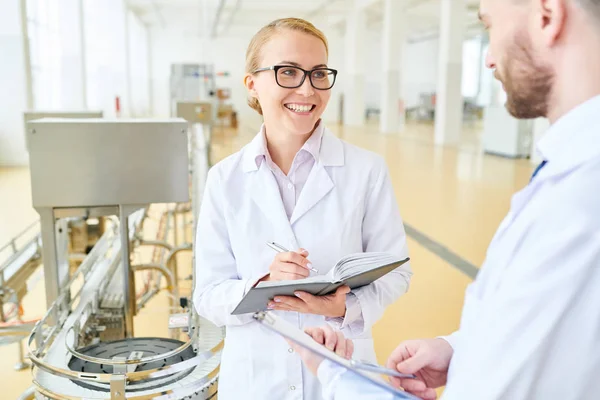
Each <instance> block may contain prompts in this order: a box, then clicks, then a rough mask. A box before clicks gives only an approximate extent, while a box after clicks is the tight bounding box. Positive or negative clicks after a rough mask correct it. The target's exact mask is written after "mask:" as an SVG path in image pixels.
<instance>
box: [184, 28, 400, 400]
mask: <svg viewBox="0 0 600 400" xmlns="http://www.w3.org/2000/svg"><path fill="white" fill-rule="evenodd" d="M327 59H328V47H327V39H326V38H325V36H324V35H323V33H322V32H321V31H319V30H318V29H317V28H315V27H314V26H313V25H312V24H311V23H309V22H307V21H304V20H301V19H295V18H288V19H282V20H277V21H274V22H272V23H270V24H269V25H267V26H265V27H264V28H262V29H261V30H260V31H259V32H258V33H257V34H256V35H255V36H254V37H253V38H252V40H251V42H250V45H249V47H248V51H247V54H246V72H247V74H246V76H245V79H244V83H245V86H246V88H247V90H248V94H249V97H250V100H249V104H250V106H251V107H252V108H253V109H255V110H256V111H257V112H258V113H259V114H261V115H262V116H263V118H264V124H263V125H262V127H261V128H260V131H259V132H258V134H257V135H256V137H255V138H254V140H252V142H251V143H249V144H248V145H246V146H245V147H244V148H243V149H242V150H240V151H239V152H237V153H235V154H233V155H231V156H229V157H228V158H226V159H225V160H223V161H221V162H220V163H218V164H217V165H215V166H214V167H213V168H212V169H211V170H210V172H209V174H208V178H207V182H206V189H205V195H204V199H203V202H202V206H201V211H200V216H199V220H198V230H197V243H196V248H195V251H196V253H195V254H196V266H195V268H196V277H197V278H196V287H195V291H194V305H195V307H196V309H197V311H198V313H199V314H200V315H202V316H203V317H205V318H207V319H208V320H210V321H212V322H213V323H215V324H217V325H219V326H226V339H225V347H224V349H223V354H222V364H221V370H220V378H219V380H220V381H219V400H232V399H236V400H237V399H242V398H243V399H278V400H279V399H311V400H312V399H320V398H321V388H320V385H319V383H318V380H317V379H316V378H315V377H313V376H312V375H311V374H310V373H309V372H308V370H306V369H305V367H304V366H303V364H302V361H301V360H300V358H299V357H297V356H296V355H295V354H294V352H293V350H292V349H291V348H290V346H289V345H288V344H287V343H286V341H285V340H283V339H282V338H281V337H279V336H277V335H274V334H272V333H270V332H268V331H266V330H265V329H263V328H262V327H261V326H260V325H259V324H257V323H253V322H252V321H253V320H252V315H251V314H248V315H241V316H239V315H238V316H233V315H231V312H232V311H233V309H234V308H235V306H236V305H237V304H238V303H239V302H240V300H241V299H242V298H243V296H244V294H245V293H246V292H247V291H248V290H249V289H250V288H251V287H252V286H253V285H256V284H257V283H258V282H259V281H261V280H290V279H301V278H305V277H308V276H313V275H314V274H315V273H314V272H312V271H311V270H313V269H314V270H318V273H319V274H326V273H327V272H328V271H329V270H330V269H331V268H332V267H333V266H334V265H335V263H336V262H337V260H338V259H340V258H341V257H343V256H344V255H347V254H349V253H356V252H366V251H384V252H389V253H393V254H396V255H398V256H399V257H406V256H408V251H407V247H406V236H405V233H404V228H403V225H402V219H401V217H400V213H399V211H398V206H397V203H396V199H395V197H394V193H393V189H392V185H391V183H390V179H389V174H388V170H387V167H386V164H385V162H384V160H383V159H382V158H381V157H379V156H377V155H375V154H373V153H371V152H367V151H365V150H362V149H360V148H357V147H355V146H352V145H350V144H348V143H345V142H343V141H342V140H340V139H338V138H336V137H335V136H334V135H333V134H332V133H331V132H329V130H328V129H327V128H326V127H325V126H324V124H323V122H322V121H321V115H322V113H323V111H324V110H325V107H327V103H328V101H329V98H330V96H331V88H332V87H333V85H334V84H335V80H336V75H337V71H336V70H334V69H332V68H330V67H329V66H328V64H327V61H328V60H327ZM271 241H273V242H277V243H279V244H281V245H282V246H284V247H286V248H288V249H290V250H293V251H289V252H284V253H277V254H276V253H275V252H274V251H273V250H272V249H270V248H269V247H267V246H266V242H271ZM410 277H411V271H410V267H409V266H408V265H407V264H405V265H404V266H403V267H401V268H398V269H397V270H395V271H393V272H392V273H390V274H388V275H386V276H385V277H383V278H381V279H379V280H378V281H376V282H374V283H373V284H371V285H369V286H366V287H363V288H360V289H357V290H353V291H350V290H349V288H348V287H341V288H339V289H338V291H337V292H336V293H335V294H332V295H329V296H323V297H315V296H312V295H309V294H306V293H297V294H296V296H295V297H280V298H275V299H274V301H273V302H272V303H271V304H270V305H269V308H271V309H273V310H274V312H275V313H277V314H278V315H279V316H281V317H282V318H285V319H286V320H288V321H291V322H293V323H294V324H295V325H297V326H298V327H299V328H305V327H311V326H319V325H324V324H330V325H332V326H334V327H336V328H338V329H341V331H342V332H344V333H345V334H346V335H347V336H348V337H349V338H352V339H354V344H355V357H358V358H361V359H364V360H369V361H375V352H374V348H373V340H372V336H371V327H372V326H373V324H374V323H375V322H377V321H378V320H379V319H380V317H381V316H382V314H383V312H384V310H385V308H386V307H387V306H388V305H389V304H391V303H392V302H394V301H395V300H396V299H398V298H399V297H400V296H401V295H402V294H404V293H405V292H406V290H407V289H408V285H409V281H410Z"/></svg>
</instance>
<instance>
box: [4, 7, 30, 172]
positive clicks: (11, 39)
mask: <svg viewBox="0 0 600 400" xmlns="http://www.w3.org/2000/svg"><path fill="white" fill-rule="evenodd" d="M19 3H20V2H18V1H7V2H3V4H2V12H0V54H2V56H1V57H2V60H3V61H1V62H0V88H2V90H0V165H25V164H27V151H26V149H25V136H24V127H23V111H25V109H26V106H27V98H26V96H27V95H26V89H25V87H26V86H25V82H26V77H25V62H24V53H23V38H22V34H21V14H20V7H19Z"/></svg>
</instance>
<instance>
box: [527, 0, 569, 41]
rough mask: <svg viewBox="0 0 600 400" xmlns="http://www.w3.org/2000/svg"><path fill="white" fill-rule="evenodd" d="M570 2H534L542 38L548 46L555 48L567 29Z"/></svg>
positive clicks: (539, 0) (540, 0)
mask: <svg viewBox="0 0 600 400" xmlns="http://www.w3.org/2000/svg"><path fill="white" fill-rule="evenodd" d="M567 1H568V0H534V1H533V3H534V7H535V9H536V11H537V13H536V14H537V17H536V19H537V21H538V23H539V27H540V28H541V33H542V34H541V36H542V38H543V40H544V42H545V43H546V44H547V45H548V46H553V45H554V44H555V43H556V42H557V40H558V39H559V37H560V35H561V34H562V33H563V30H564V28H565V22H566V17H567V4H566V2H567Z"/></svg>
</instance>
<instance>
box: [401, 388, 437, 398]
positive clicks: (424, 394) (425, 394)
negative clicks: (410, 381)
mask: <svg viewBox="0 0 600 400" xmlns="http://www.w3.org/2000/svg"><path fill="white" fill-rule="evenodd" d="M407 392H408V393H410V394H413V395H415V396H417V397H418V398H420V399H423V400H436V399H437V393H436V391H435V390H433V389H426V390H423V391H415V392H412V391H410V390H407Z"/></svg>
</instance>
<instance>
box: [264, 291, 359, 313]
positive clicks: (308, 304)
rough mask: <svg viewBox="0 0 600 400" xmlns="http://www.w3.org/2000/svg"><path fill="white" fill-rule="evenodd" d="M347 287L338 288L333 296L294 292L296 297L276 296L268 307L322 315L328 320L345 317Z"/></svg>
mask: <svg viewBox="0 0 600 400" xmlns="http://www.w3.org/2000/svg"><path fill="white" fill-rule="evenodd" d="M348 293H350V288H349V287H348V286H345V285H344V286H340V287H339V288H337V290H336V291H335V293H334V294H330V295H327V296H313V295H312V294H310V293H306V292H296V297H292V296H276V297H275V298H274V299H273V301H271V302H270V303H269V305H268V308H269V309H271V310H282V311H297V312H301V313H304V314H317V315H324V316H326V317H330V318H336V317H343V316H344V315H346V294H348Z"/></svg>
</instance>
